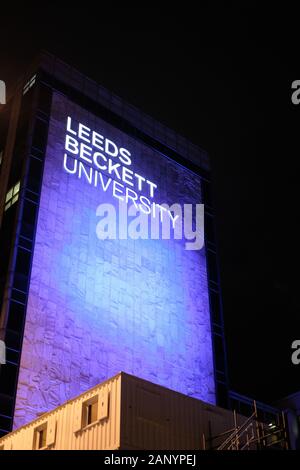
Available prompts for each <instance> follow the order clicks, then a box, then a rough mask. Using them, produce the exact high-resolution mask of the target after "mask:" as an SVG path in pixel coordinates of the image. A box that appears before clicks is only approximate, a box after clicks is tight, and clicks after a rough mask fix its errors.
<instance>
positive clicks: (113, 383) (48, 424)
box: [0, 374, 121, 450]
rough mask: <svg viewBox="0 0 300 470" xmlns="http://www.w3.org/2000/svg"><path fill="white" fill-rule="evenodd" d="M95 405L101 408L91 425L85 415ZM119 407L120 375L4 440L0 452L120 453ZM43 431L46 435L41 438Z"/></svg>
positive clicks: (5, 437)
mask: <svg viewBox="0 0 300 470" xmlns="http://www.w3.org/2000/svg"><path fill="white" fill-rule="evenodd" d="M92 403H97V405H98V406H97V410H96V415H95V421H93V422H91V423H90V424H89V423H88V420H87V419H86V418H87V416H85V412H88V406H89V405H90V404H92ZM120 405H121V374H118V375H117V376H115V377H113V378H111V379H110V380H107V381H106V382H103V383H102V384H100V385H98V386H96V387H94V388H92V389H90V390H89V391H87V392H85V393H83V394H82V395H80V396H79V397H77V398H75V399H74V400H70V401H68V402H66V403H65V404H63V405H62V406H59V407H58V408H56V409H55V410H53V411H51V412H49V413H45V414H43V415H42V416H41V417H40V418H38V419H36V420H34V421H32V422H31V423H29V424H27V425H26V426H23V427H21V428H19V429H17V430H16V431H14V432H12V433H10V434H8V435H7V436H4V437H3V438H2V439H0V449H1V448H2V447H4V448H3V449H2V450H11V449H15V450H29V449H44V448H47V449H54V450H62V449H70V450H85V449H90V450H95V449H108V450H111V449H112V450H114V449H118V448H119V447H120ZM43 429H45V433H44V436H43V438H41V431H42V430H43ZM39 440H40V442H39ZM43 441H44V442H43Z"/></svg>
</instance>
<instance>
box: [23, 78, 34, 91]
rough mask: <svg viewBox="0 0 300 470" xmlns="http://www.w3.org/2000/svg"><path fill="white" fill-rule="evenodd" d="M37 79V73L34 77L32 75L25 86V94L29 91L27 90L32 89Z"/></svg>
mask: <svg viewBox="0 0 300 470" xmlns="http://www.w3.org/2000/svg"><path fill="white" fill-rule="evenodd" d="M35 79H36V75H33V77H31V79H30V80H29V81H28V82H27V83H26V85H25V86H24V88H23V95H25V93H27V91H28V90H30V88H31V87H32V86H33V85H34V84H35Z"/></svg>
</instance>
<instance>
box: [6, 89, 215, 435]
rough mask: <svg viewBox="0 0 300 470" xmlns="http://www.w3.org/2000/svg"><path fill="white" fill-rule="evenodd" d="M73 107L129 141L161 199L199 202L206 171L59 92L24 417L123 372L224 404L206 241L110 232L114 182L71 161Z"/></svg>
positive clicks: (22, 388)
mask: <svg viewBox="0 0 300 470" xmlns="http://www.w3.org/2000/svg"><path fill="white" fill-rule="evenodd" d="M67 116H72V119H74V120H77V121H80V122H82V123H84V124H85V125H87V126H89V127H90V128H91V129H94V130H97V131H98V132H99V133H101V134H104V135H105V136H107V137H108V138H110V139H111V140H113V141H114V142H117V144H118V145H120V146H124V147H126V148H128V149H130V151H131V154H132V160H133V164H132V165H133V166H134V169H135V171H137V172H139V173H140V174H143V175H145V176H146V177H147V178H149V179H150V180H151V181H155V182H156V183H157V185H158V189H157V197H156V199H157V200H158V202H167V203H169V204H171V203H173V202H180V203H199V202H200V193H201V188H200V178H199V177H198V176H197V175H195V174H193V173H191V172H189V171H188V170H185V169H184V168H182V167H180V166H179V165H177V164H176V163H174V162H172V161H170V160H168V159H166V158H165V157H164V156H162V155H160V154H159V153H157V152H155V151H153V150H152V149H150V148H148V147H146V146H145V145H144V144H142V143H141V142H139V141H136V140H135V139H133V138H132V137H130V136H128V135H126V134H125V133H122V132H121V131H119V130H117V129H115V128H114V127H112V126H111V125H109V124H107V123H106V122H104V121H102V120H101V119H99V118H96V117H95V116H93V115H91V114H90V113H88V112H87V111H85V110H83V109H81V108H79V107H78V106H77V105H75V104H73V103H72V102H71V101H68V100H67V99H66V98H65V97H62V96H61V95H59V94H56V93H55V94H54V96H53V103H52V116H51V121H50V126H49V137H48V146H47V152H46V161H45V170H44V177H43V183H42V193H41V202H40V209H39V216H38V224H37V231H36V241H35V249H34V257H33V266H32V275H31V282H30V290H29V299H28V307H27V317H26V325H25V334H24V343H23V350H22V358H21V367H20V374H19V383H18V390H17V399H16V410H15V422H14V427H19V426H20V425H23V424H24V423H26V422H28V421H30V420H32V419H33V418H35V417H36V416H37V413H41V412H45V411H47V410H50V409H52V408H54V407H56V406H58V405H59V404H61V403H62V402H64V401H65V400H68V399H70V398H72V397H74V396H76V395H78V394H79V393H81V392H83V391H85V390H86V389H88V388H90V387H91V386H93V385H95V384H97V383H99V382H101V381H103V380H105V379H107V378H109V377H111V376H112V375H114V374H116V373H117V372H119V371H125V372H128V373H131V374H134V375H136V376H138V377H142V378H144V379H147V380H150V381H152V382H155V383H158V384H160V385H163V386H166V387H169V388H171V389H173V390H177V391H179V392H182V393H184V394H187V395H191V396H193V397H196V398H200V399H203V400H205V401H208V402H210V403H215V387H214V375H213V355H212V344H211V329H210V314H209V302H208V288H207V274H206V260H205V251H204V249H202V250H200V251H187V250H185V249H184V242H182V241H179V240H176V241H174V240H99V239H98V238H97V236H96V225H97V222H98V218H97V216H96V208H97V206H98V205H99V203H101V201H102V200H104V197H103V192H101V191H100V190H97V189H96V188H94V187H93V186H92V185H89V184H88V183H87V181H85V180H84V179H78V178H77V177H76V176H74V175H70V174H67V173H66V172H65V171H64V170H63V155H64V143H65V134H66V120H67ZM108 199H109V196H108V194H106V196H105V200H106V201H107V200H108ZM111 199H112V198H111ZM111 202H114V203H115V202H116V200H114V201H111Z"/></svg>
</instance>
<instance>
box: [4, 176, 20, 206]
mask: <svg viewBox="0 0 300 470" xmlns="http://www.w3.org/2000/svg"><path fill="white" fill-rule="evenodd" d="M19 192H20V181H18V182H17V184H15V185H14V186H13V187H12V188H10V190H9V191H8V192H7V194H6V198H5V207H4V210H5V211H7V209H9V208H10V207H11V206H12V205H13V204H14V203H15V202H17V200H18V199H19Z"/></svg>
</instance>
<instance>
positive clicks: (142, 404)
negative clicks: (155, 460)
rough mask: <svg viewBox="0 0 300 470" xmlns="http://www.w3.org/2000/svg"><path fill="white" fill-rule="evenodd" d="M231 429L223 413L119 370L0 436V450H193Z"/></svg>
mask: <svg viewBox="0 0 300 470" xmlns="http://www.w3.org/2000/svg"><path fill="white" fill-rule="evenodd" d="M244 420H245V418H242V417H238V422H239V423H242V422H243V421H244ZM233 426H234V423H233V414H232V412H230V411H228V410H224V409H222V408H219V407H216V406H213V405H209V404H207V403H204V402H202V401H200V400H197V399H195V398H191V397H188V396H185V395H182V394H180V393H178V392H174V391H172V390H169V389H167V388H164V387H161V386H159V385H155V384H153V383H150V382H147V381H145V380H142V379H139V378H137V377H133V376H130V375H128V374H125V373H123V372H121V373H120V374H118V375H116V376H115V377H113V378H111V379H110V380H107V381H106V382H103V383H102V384H100V385H98V386H96V387H94V388H93V389H91V390H89V391H87V392H86V393H83V394H82V395H80V396H79V397H77V398H75V399H73V400H70V401H68V402H66V403H65V404H63V405H62V406H60V407H58V408H56V409H55V410H53V411H52V412H49V413H45V414H43V415H42V416H41V417H40V418H38V419H36V420H34V421H32V422H31V423H29V424H27V425H26V426H23V427H22V428H20V429H17V430H16V431H14V432H12V433H10V434H8V435H7V436H4V437H3V438H2V439H0V449H2V450H10V449H16V450H17V449H37V450H38V449H40V450H41V449H56V450H62V449H71V450H94V449H99V450H100V449H107V450H117V449H153V450H154V449H162V450H174V449H177V450H179V449H184V450H190V449H191V450H196V449H202V448H203V435H205V436H206V438H209V437H211V436H215V435H217V434H219V433H222V432H225V431H228V430H230V429H232V428H233Z"/></svg>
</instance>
